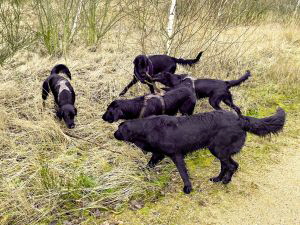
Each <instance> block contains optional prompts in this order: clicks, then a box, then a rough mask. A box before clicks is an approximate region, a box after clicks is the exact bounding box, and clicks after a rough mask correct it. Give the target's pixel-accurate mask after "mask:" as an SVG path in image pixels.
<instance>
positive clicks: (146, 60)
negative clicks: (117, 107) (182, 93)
mask: <svg viewBox="0 0 300 225" xmlns="http://www.w3.org/2000/svg"><path fill="white" fill-rule="evenodd" d="M201 55H202V52H200V53H199V54H198V55H197V57H196V58H195V59H177V58H174V57H171V56H168V55H150V56H146V55H139V56H137V57H136V58H135V59H134V61H133V64H134V76H133V79H132V81H131V82H130V83H129V84H128V85H127V86H126V87H125V88H124V90H123V91H122V92H121V93H120V96H121V95H124V94H125V93H126V92H127V91H128V89H129V88H130V87H131V86H132V85H134V84H135V83H137V82H138V80H139V81H141V82H142V83H143V84H145V83H146V84H147V85H148V86H149V88H150V91H151V93H154V88H153V85H152V84H151V83H152V80H151V76H153V75H154V74H157V73H159V72H170V73H175V71H176V67H177V65H176V64H180V65H183V66H187V65H188V66H192V65H193V64H195V63H197V62H198V61H199V59H200V57H201Z"/></svg>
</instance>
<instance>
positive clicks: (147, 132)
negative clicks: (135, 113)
mask: <svg viewBox="0 0 300 225" xmlns="http://www.w3.org/2000/svg"><path fill="white" fill-rule="evenodd" d="M284 123H285V112H284V110H283V109H281V108H279V109H278V110H277V113H276V114H275V115H273V116H270V117H266V118H262V119H257V118H253V117H248V116H244V117H238V116H237V115H236V114H234V113H232V112H229V111H223V110H217V111H213V112H207V113H200V114H197V115H192V116H179V117H175V116H166V115H164V116H153V117H149V118H145V119H136V120H130V121H125V122H122V123H121V124H120V125H119V128H118V130H117V131H116V132H115V133H114V136H115V138H116V139H118V140H122V141H127V142H131V143H134V144H135V145H136V146H137V147H139V148H141V149H142V150H143V151H147V152H152V157H151V159H150V161H149V163H148V166H149V167H154V166H155V165H156V164H157V163H158V162H159V161H161V160H162V159H163V158H164V157H165V156H169V157H170V158H171V159H172V160H173V162H174V163H175V165H176V167H177V169H178V171H179V173H180V176H181V178H182V180H183V182H184V188H183V191H184V192H185V193H187V194H188V193H190V192H191V190H192V185H191V182H190V180H189V176H188V171H187V169H186V166H185V162H184V156H185V155H186V154H187V153H189V152H192V151H195V150H197V149H200V148H208V149H209V150H210V152H211V153H212V154H213V155H214V156H215V157H217V158H218V159H219V160H220V162H221V172H220V174H219V175H218V176H217V177H214V178H211V181H213V182H219V181H222V182H223V183H224V184H227V183H229V182H230V181H231V177H232V175H233V174H234V172H235V171H236V170H237V168H238V163H237V162H235V161H234V160H233V159H232V155H234V154H236V153H238V152H239V151H240V150H241V148H242V147H243V145H244V143H245V139H246V134H247V132H250V133H253V134H255V135H258V136H265V135H268V134H272V133H273V134H274V133H277V132H279V131H280V130H281V129H282V128H283V126H284Z"/></svg>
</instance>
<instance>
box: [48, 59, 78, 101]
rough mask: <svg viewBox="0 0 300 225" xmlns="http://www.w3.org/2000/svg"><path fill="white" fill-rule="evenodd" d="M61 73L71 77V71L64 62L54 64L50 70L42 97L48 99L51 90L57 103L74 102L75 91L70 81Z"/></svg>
mask: <svg viewBox="0 0 300 225" xmlns="http://www.w3.org/2000/svg"><path fill="white" fill-rule="evenodd" d="M59 73H64V74H65V75H66V76H67V77H68V78H69V79H71V72H70V70H69V68H68V67H67V66H66V65H64V64H58V65H56V66H54V67H53V68H52V70H51V72H50V75H49V77H48V78H47V79H46V80H45V81H44V83H43V91H42V98H43V100H46V98H47V96H48V94H49V91H50V90H51V92H52V94H53V95H54V100H55V102H56V104H57V105H64V104H72V105H73V104H74V103H75V92H74V89H73V87H72V85H71V84H70V82H69V81H68V80H67V79H66V78H64V77H63V76H60V75H59Z"/></svg>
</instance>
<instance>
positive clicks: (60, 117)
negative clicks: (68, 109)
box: [56, 108, 64, 120]
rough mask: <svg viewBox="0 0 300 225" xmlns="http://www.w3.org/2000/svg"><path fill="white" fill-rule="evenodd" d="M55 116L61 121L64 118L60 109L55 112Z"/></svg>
mask: <svg viewBox="0 0 300 225" xmlns="http://www.w3.org/2000/svg"><path fill="white" fill-rule="evenodd" d="M56 116H57V117H58V119H60V120H61V119H62V118H63V116H64V111H62V109H61V108H59V109H58V110H57V112H56Z"/></svg>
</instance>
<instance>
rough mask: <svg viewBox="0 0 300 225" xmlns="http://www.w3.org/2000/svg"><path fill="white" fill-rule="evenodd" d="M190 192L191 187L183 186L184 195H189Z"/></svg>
mask: <svg viewBox="0 0 300 225" xmlns="http://www.w3.org/2000/svg"><path fill="white" fill-rule="evenodd" d="M192 190H193V189H192V186H184V188H183V192H184V193H186V194H189V193H191V191H192Z"/></svg>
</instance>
